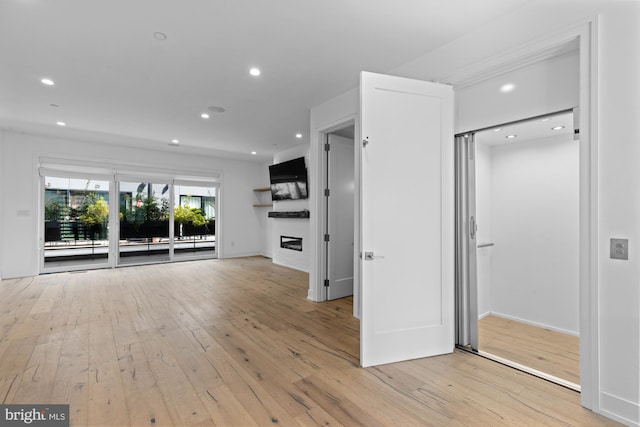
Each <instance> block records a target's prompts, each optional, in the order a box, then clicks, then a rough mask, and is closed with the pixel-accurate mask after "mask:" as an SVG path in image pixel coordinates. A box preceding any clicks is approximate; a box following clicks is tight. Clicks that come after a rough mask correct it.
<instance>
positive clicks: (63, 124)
mask: <svg viewBox="0 0 640 427" xmlns="http://www.w3.org/2000/svg"><path fill="white" fill-rule="evenodd" d="M56 124H57V125H58V126H66V125H67V124H66V123H65V122H56Z"/></svg>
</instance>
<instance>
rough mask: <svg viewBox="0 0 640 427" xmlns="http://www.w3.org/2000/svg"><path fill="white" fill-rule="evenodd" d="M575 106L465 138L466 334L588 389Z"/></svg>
mask: <svg viewBox="0 0 640 427" xmlns="http://www.w3.org/2000/svg"><path fill="white" fill-rule="evenodd" d="M574 127H575V126H574V111H573V110H568V111H563V112H559V113H553V114H549V115H545V116H540V117H536V118H533V119H527V120H523V121H519V122H516V123H510V124H505V125H500V126H495V127H492V128H487V129H482V130H479V131H475V132H470V133H467V134H463V135H459V136H458V137H457V138H456V150H457V159H456V167H457V172H456V178H457V181H458V182H457V184H456V193H457V196H456V200H457V203H456V215H457V233H456V234H457V236H456V239H457V242H458V246H459V247H458V251H457V266H456V269H457V277H458V278H459V280H457V284H458V290H457V291H458V301H457V306H458V337H457V338H458V344H459V345H462V346H463V347H464V348H466V349H469V350H472V351H474V352H478V353H479V354H481V355H483V356H485V357H488V358H491V359H494V360H496V361H498V362H501V363H505V364H508V365H510V366H513V367H515V368H518V369H520V370H523V371H526V372H529V373H532V374H534V375H537V376H540V377H542V378H545V379H547V380H550V381H553V382H556V383H558V384H561V385H563V386H565V387H568V388H571V389H574V390H577V391H579V390H580V385H579V384H580V303H579V301H580V146H579V141H578V130H574Z"/></svg>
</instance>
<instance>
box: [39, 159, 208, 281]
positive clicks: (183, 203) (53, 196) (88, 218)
mask: <svg viewBox="0 0 640 427" xmlns="http://www.w3.org/2000/svg"><path fill="white" fill-rule="evenodd" d="M81 170H84V171H88V172H82V171H81ZM89 170H90V171H89ZM92 171H93V169H90V168H82V167H75V168H74V167H69V170H66V169H65V168H59V169H58V168H53V167H41V168H40V174H41V176H42V178H41V179H42V187H43V193H41V195H42V196H41V197H42V199H41V203H42V204H41V207H42V211H41V218H42V219H41V221H42V222H41V224H42V225H41V227H42V228H41V233H40V240H41V244H40V248H41V249H42V251H41V260H42V261H41V262H42V264H41V266H42V272H45V273H49V272H60V271H71V270H79V269H89V268H105V267H114V266H120V265H133V264H145V263H154V262H170V261H173V260H186V259H202V258H215V257H216V255H217V254H216V247H217V239H216V227H217V223H216V219H217V218H216V213H217V211H218V187H217V183H216V182H214V181H206V180H202V179H200V180H197V181H194V180H190V179H176V178H174V177H171V176H166V177H158V176H156V177H155V178H150V177H149V176H147V177H145V176H142V177H139V176H137V175H130V174H118V173H116V172H112V173H111V174H109V173H107V171H105V170H98V171H96V172H92Z"/></svg>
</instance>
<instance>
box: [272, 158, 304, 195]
mask: <svg viewBox="0 0 640 427" xmlns="http://www.w3.org/2000/svg"><path fill="white" fill-rule="evenodd" d="M269 178H270V180H271V199H272V200H295V199H306V198H307V197H309V193H308V191H307V166H306V165H305V162H304V157H299V158H297V159H293V160H289V161H286V162H282V163H276V164H275V165H271V166H269Z"/></svg>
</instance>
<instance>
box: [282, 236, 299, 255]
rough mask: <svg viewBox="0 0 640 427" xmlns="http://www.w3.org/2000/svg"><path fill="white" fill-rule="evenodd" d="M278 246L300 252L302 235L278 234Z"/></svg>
mask: <svg viewBox="0 0 640 427" xmlns="http://www.w3.org/2000/svg"><path fill="white" fill-rule="evenodd" d="M280 247H281V248H283V249H291V250H292V251H300V252H302V237H291V236H280Z"/></svg>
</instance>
